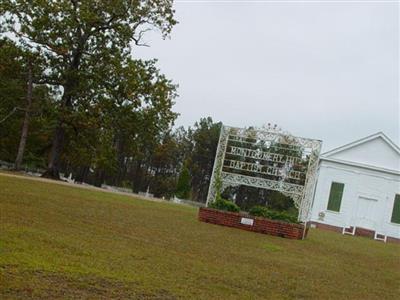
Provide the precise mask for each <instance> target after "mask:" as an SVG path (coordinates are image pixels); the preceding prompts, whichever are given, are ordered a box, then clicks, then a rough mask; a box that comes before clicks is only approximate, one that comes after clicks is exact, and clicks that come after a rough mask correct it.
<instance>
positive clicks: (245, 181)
mask: <svg viewBox="0 0 400 300" xmlns="http://www.w3.org/2000/svg"><path fill="white" fill-rule="evenodd" d="M321 144H322V142H321V141H319V140H315V139H308V138H302V137H296V136H293V135H291V134H289V133H286V132H283V131H281V130H279V129H277V128H276V126H274V127H271V126H269V125H268V127H264V128H254V127H252V128H237V127H229V126H224V125H223V126H222V127H221V133H220V137H219V142H218V147H217V152H216V154H215V161H214V168H213V173H212V176H211V180H210V187H209V189H208V195H207V206H208V205H209V204H210V203H211V202H213V201H215V199H216V196H217V194H218V193H222V192H223V191H224V190H225V189H227V188H228V187H238V186H241V185H245V186H251V187H255V188H258V189H259V188H261V189H266V190H272V191H279V192H281V193H283V194H284V195H286V196H290V197H291V198H292V199H293V202H294V205H295V206H296V208H298V209H299V219H300V220H301V221H305V220H308V219H309V212H310V207H311V202H312V195H313V191H314V187H315V181H316V174H317V167H318V159H319V153H320V150H321ZM248 220H249V221H245V219H242V221H241V223H242V224H247V223H244V222H250V221H251V224H247V225H253V220H251V219H248Z"/></svg>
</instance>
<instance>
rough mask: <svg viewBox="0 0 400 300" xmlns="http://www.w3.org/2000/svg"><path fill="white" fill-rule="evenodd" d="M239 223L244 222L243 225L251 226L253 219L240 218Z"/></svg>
mask: <svg viewBox="0 0 400 300" xmlns="http://www.w3.org/2000/svg"><path fill="white" fill-rule="evenodd" d="M240 223H242V224H244V225H250V226H253V223H254V220H253V219H249V218H242V219H241V220H240Z"/></svg>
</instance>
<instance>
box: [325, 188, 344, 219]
mask: <svg viewBox="0 0 400 300" xmlns="http://www.w3.org/2000/svg"><path fill="white" fill-rule="evenodd" d="M343 189H344V184H343V183H338V182H332V185H331V191H330V193H329V201H328V210H332V211H337V212H339V211H340V204H341V203H342V196H343Z"/></svg>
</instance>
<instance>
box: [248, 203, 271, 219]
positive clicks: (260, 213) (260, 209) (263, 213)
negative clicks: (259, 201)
mask: <svg viewBox="0 0 400 300" xmlns="http://www.w3.org/2000/svg"><path fill="white" fill-rule="evenodd" d="M249 214H250V215H252V216H255V217H264V218H266V217H267V214H268V209H267V208H266V207H264V206H260V205H256V206H253V207H252V208H251V209H250V210H249Z"/></svg>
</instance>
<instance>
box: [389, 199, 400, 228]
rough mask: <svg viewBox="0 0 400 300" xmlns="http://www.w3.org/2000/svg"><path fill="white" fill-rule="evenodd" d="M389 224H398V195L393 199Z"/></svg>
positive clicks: (399, 202) (399, 214) (399, 210)
mask: <svg viewBox="0 0 400 300" xmlns="http://www.w3.org/2000/svg"><path fill="white" fill-rule="evenodd" d="M391 222H392V223H397V224H400V195H396V197H394V204H393V212H392V220H391Z"/></svg>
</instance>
